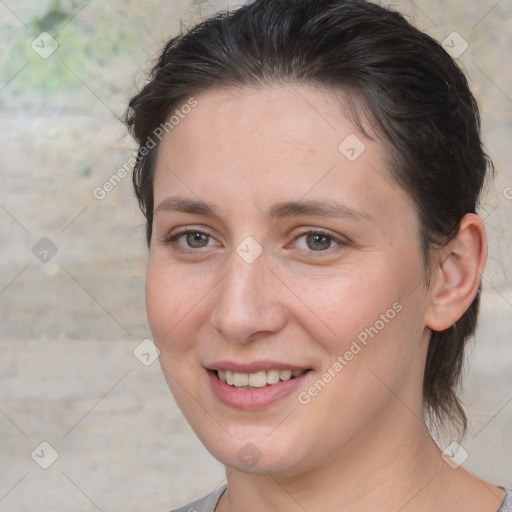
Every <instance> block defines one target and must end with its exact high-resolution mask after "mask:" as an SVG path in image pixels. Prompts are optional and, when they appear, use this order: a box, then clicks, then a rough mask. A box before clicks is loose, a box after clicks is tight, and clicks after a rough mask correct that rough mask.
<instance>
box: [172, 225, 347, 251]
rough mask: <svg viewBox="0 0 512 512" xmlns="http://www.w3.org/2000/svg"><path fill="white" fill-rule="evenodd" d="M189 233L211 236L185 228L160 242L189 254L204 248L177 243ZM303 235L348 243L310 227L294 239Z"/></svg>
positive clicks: (340, 245)
mask: <svg viewBox="0 0 512 512" xmlns="http://www.w3.org/2000/svg"><path fill="white" fill-rule="evenodd" d="M190 233H192V234H200V235H204V236H206V237H209V238H213V237H212V236H211V235H209V234H208V233H205V232H204V231H201V230H199V229H185V230H183V231H179V232H178V233H174V234H173V235H170V236H168V237H166V238H164V239H162V242H163V243H165V244H166V245H173V246H174V249H175V250H177V251H180V252H183V253H188V254H190V253H192V252H197V251H198V250H200V249H205V247H200V248H188V249H185V248H183V247H182V246H180V244H178V243H177V241H178V239H180V238H181V237H182V236H183V235H188V234H190ZM305 235H321V236H325V237H327V238H328V239H330V240H331V241H334V242H336V243H337V244H338V247H343V246H347V245H348V244H349V242H348V241H347V240H341V239H339V238H337V237H335V236H333V235H332V234H330V233H329V232H327V231H323V230H322V229H312V228H309V229H306V230H304V231H301V232H300V233H298V234H297V235H296V236H295V238H294V241H295V240H298V239H299V238H302V237H303V236H305ZM331 249H332V248H331V247H329V248H328V249H325V250H321V251H313V250H309V251H307V250H306V249H301V250H304V251H306V252H309V253H312V254H315V253H320V254H322V253H324V254H325V253H326V252H331Z"/></svg>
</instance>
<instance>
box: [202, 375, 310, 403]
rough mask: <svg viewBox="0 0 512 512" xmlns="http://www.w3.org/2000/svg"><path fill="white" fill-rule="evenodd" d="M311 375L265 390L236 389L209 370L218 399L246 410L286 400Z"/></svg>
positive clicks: (281, 382)
mask: <svg viewBox="0 0 512 512" xmlns="http://www.w3.org/2000/svg"><path fill="white" fill-rule="evenodd" d="M309 373H310V371H309V370H308V371H306V372H304V373H303V374H302V375H301V376H300V377H295V378H294V379H290V380H285V381H279V382H277V383H276V384H269V385H267V386H265V387H263V388H254V389H243V388H235V387H233V386H230V385H229V384H226V383H225V382H222V381H221V380H220V379H219V378H218V377H217V372H214V371H213V370H208V376H209V378H210V383H211V386H212V390H213V392H214V394H215V395H216V397H217V398H218V399H219V400H220V401H221V402H222V403H224V404H226V405H228V406H230V407H234V408H236V409H245V410H250V409H260V408H262V407H266V406H268V405H271V404H273V403H275V402H277V401H278V400H280V399H281V398H284V397H285V396H287V395H289V394H290V393H292V392H293V391H295V390H296V389H297V387H298V386H300V385H301V384H302V382H303V381H304V379H305V378H306V376H307V375H308V374H309Z"/></svg>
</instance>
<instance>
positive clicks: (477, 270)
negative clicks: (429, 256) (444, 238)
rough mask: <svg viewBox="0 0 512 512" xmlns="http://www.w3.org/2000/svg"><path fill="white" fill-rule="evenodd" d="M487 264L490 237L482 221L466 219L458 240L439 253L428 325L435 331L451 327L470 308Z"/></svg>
mask: <svg viewBox="0 0 512 512" xmlns="http://www.w3.org/2000/svg"><path fill="white" fill-rule="evenodd" d="M486 261H487V236H486V233H485V227H484V223H483V220H482V219H481V218H480V217H479V216H478V215H475V214H473V213H468V214H466V215H464V217H463V218H462V220H461V221H460V225H459V233H458V234H457V236H456V237H455V238H454V239H453V240H452V241H451V242H450V243H449V244H448V245H447V246H446V247H444V248H443V249H441V251H440V258H438V260H437V262H436V265H435V267H434V269H433V270H432V274H431V279H430V282H431V288H430V292H429V304H428V307H427V310H426V313H425V325H426V327H429V328H430V329H432V330H433V331H444V330H445V329H448V328H449V327H451V326H452V325H453V324H454V323H455V322H456V321H457V320H459V318H461V317H462V315H463V314H464V313H465V312H466V310H467V309H468V308H469V306H470V305H471V303H472V302H473V299H474V298H475V295H476V294H477V292H478V287H479V285H480V281H481V279H482V273H483V271H484V267H485V263H486Z"/></svg>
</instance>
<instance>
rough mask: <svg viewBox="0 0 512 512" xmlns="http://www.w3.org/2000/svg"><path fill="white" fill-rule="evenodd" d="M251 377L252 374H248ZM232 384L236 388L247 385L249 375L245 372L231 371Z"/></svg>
mask: <svg viewBox="0 0 512 512" xmlns="http://www.w3.org/2000/svg"><path fill="white" fill-rule="evenodd" d="M250 376H251V377H252V374H251V375H250ZM233 385H234V386H235V387H237V388H240V387H242V386H248V385H249V375H248V374H247V373H237V372H234V373H233ZM251 385H253V384H251Z"/></svg>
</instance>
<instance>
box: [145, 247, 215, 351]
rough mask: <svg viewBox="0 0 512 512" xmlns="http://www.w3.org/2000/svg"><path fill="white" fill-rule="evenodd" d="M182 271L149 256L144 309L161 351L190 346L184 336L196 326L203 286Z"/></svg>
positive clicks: (201, 302) (198, 280) (188, 339)
mask: <svg viewBox="0 0 512 512" xmlns="http://www.w3.org/2000/svg"><path fill="white" fill-rule="evenodd" d="M187 276H188V274H187V273H184V272H183V271H182V269H180V268H177V267H173V266H171V265H169V264H168V263H164V262H162V261H159V258H158V256H152V255H150V258H149V261H148V267H147V272H146V290H145V292H146V310H147V316H148V322H149V327H150V329H151V333H152V335H153V339H154V342H155V343H156V345H157V346H158V347H159V348H160V350H161V351H170V352H177V351H181V350H184V349H185V347H187V346H190V337H187V336H186V335H185V333H186V332H187V330H188V329H191V328H193V326H194V325H196V326H197V325H198V324H197V321H195V319H197V315H198V313H199V312H200V310H201V306H202V305H203V306H204V303H205V297H203V296H204V294H205V289H206V287H205V283H204V280H202V279H199V278H198V277H196V278H194V277H191V276H190V277H187Z"/></svg>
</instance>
